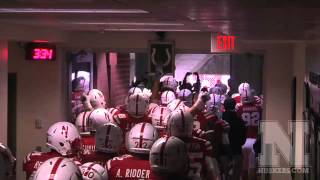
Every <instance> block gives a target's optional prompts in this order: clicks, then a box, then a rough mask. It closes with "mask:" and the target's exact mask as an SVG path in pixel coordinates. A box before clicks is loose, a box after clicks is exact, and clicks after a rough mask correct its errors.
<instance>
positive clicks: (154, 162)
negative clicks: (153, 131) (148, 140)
mask: <svg viewBox="0 0 320 180" xmlns="http://www.w3.org/2000/svg"><path fill="white" fill-rule="evenodd" d="M188 164H189V156H188V150H187V146H186V144H185V143H184V142H183V141H182V140H180V139H179V138H177V137H174V136H171V137H168V136H166V137H162V138H159V139H158V140H157V141H156V142H155V143H154V144H153V145H152V147H151V150H150V166H151V170H152V171H153V172H154V173H155V174H156V175H157V176H159V177H162V178H163V179H181V180H187V179H188V177H187V172H188V169H189V166H188Z"/></svg>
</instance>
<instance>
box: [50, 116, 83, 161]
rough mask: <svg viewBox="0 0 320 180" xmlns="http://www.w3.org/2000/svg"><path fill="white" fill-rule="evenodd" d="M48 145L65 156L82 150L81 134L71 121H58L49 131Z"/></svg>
mask: <svg viewBox="0 0 320 180" xmlns="http://www.w3.org/2000/svg"><path fill="white" fill-rule="evenodd" d="M47 146H48V147H49V148H50V149H53V150H55V151H57V152H58V153H60V154H61V155H63V156H66V155H71V154H73V153H76V152H78V151H79V150H80V146H81V143H80V134H79V132H78V130H77V128H76V127H75V126H74V125H73V124H71V123H69V122H57V123H55V124H53V125H52V126H51V127H50V128H49V129H48V131H47Z"/></svg>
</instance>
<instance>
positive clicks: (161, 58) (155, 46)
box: [148, 41, 175, 75]
mask: <svg viewBox="0 0 320 180" xmlns="http://www.w3.org/2000/svg"><path fill="white" fill-rule="evenodd" d="M148 50H149V62H150V63H149V72H150V73H154V72H156V71H161V72H162V73H163V74H172V75H174V65H175V63H174V62H175V53H174V50H175V47H174V42H173V41H149V48H148Z"/></svg>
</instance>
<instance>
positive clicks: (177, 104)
mask: <svg viewBox="0 0 320 180" xmlns="http://www.w3.org/2000/svg"><path fill="white" fill-rule="evenodd" d="M181 102H182V101H181V100H179V102H178V104H177V105H176V107H175V108H174V109H173V110H176V109H177V108H178V107H179V105H180V104H181Z"/></svg>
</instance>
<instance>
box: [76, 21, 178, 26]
mask: <svg viewBox="0 0 320 180" xmlns="http://www.w3.org/2000/svg"><path fill="white" fill-rule="evenodd" d="M70 24H79V25H132V26H183V25H184V24H183V23H166V22H162V23H160V22H159V23H156V22H72V23H70Z"/></svg>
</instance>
